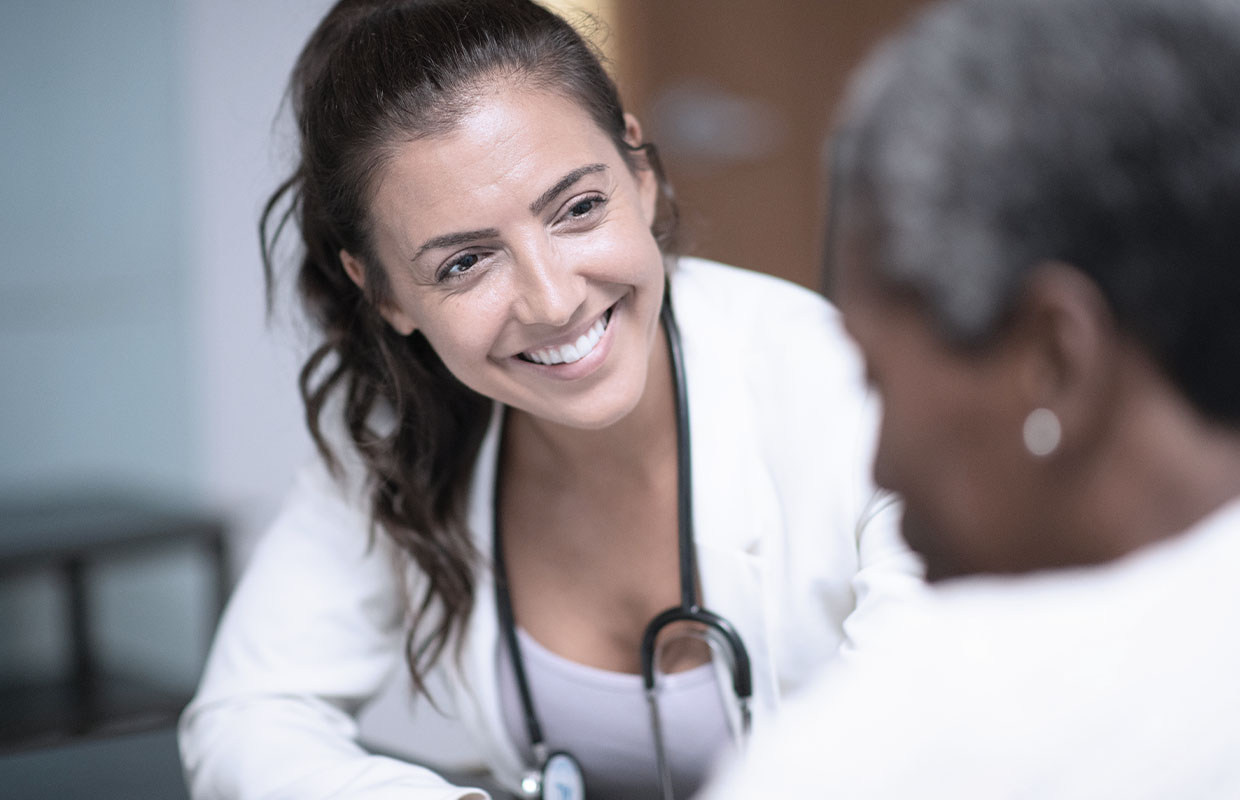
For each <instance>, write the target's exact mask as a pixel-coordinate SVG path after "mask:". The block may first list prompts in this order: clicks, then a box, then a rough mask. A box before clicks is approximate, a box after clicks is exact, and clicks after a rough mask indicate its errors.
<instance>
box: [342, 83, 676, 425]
mask: <svg viewBox="0 0 1240 800" xmlns="http://www.w3.org/2000/svg"><path fill="white" fill-rule="evenodd" d="M629 136H630V138H631V139H634V140H636V139H638V138H639V137H640V131H639V130H638V129H637V127H636V122H635V121H630V126H629ZM634 143H636V141H634ZM656 197H657V184H656V181H655V178H654V175H653V173H652V172H651V171H650V170H648V169H643V170H637V171H636V172H634V171H632V170H630V169H629V167H628V166H627V165H626V163H625V161H624V159H623V158H622V157H621V156H620V153H619V152H617V150H616V147H615V145H614V144H613V143H612V141H611V139H610V138H609V137H608V136H607V135H606V134H605V133H604V132H603V131H602V130H600V129H599V128H598V126H597V125H596V124H595V122H594V121H593V119H591V118H590V117H589V116H588V115H587V114H586V112H584V111H583V110H582V109H581V108H580V107H579V106H578V105H577V104H576V103H574V102H572V101H570V100H566V99H564V98H562V97H560V96H558V95H555V94H551V93H547V92H543V91H537V90H530V89H524V88H520V87H514V86H512V85H500V86H497V87H496V88H495V89H494V91H491V92H489V93H486V94H483V95H482V96H481V98H480V99H479V101H478V102H477V103H476V104H475V105H474V107H473V108H472V110H470V111H469V112H468V113H467V114H466V115H465V116H464V117H463V118H462V119H461V121H460V122H459V124H457V125H456V126H455V127H454V128H453V129H452V130H451V131H450V132H449V133H447V134H444V135H441V136H436V137H432V138H424V139H417V140H413V141H409V142H405V143H401V144H399V145H398V149H397V150H396V155H395V157H394V158H392V159H391V160H390V161H389V162H388V163H387V166H386V168H385V169H384V170H383V171H382V172H381V174H380V179H379V181H378V185H377V191H376V192H375V195H374V199H373V205H372V220H373V223H374V240H375V244H376V250H377V253H378V256H379V259H380V262H381V264H382V266H383V268H384V270H385V271H386V273H387V275H388V277H389V280H390V285H391V293H390V299H389V302H388V303H387V304H386V306H385V308H383V309H382V311H383V313H384V316H385V317H386V318H387V320H388V321H389V322H390V323H391V324H392V326H393V327H394V328H396V329H397V330H399V331H401V332H402V333H406V334H407V333H409V332H411V331H413V330H419V331H421V332H422V333H423V334H424V335H425V336H426V338H427V340H428V341H429V342H430V344H431V346H432V347H433V348H434V349H435V352H436V353H438V355H439V357H440V358H441V359H442V360H443V362H444V364H445V365H446V366H447V367H448V369H449V370H451V371H452V373H453V374H454V375H455V376H456V377H457V378H458V379H459V380H460V381H461V382H463V383H464V384H466V385H467V386H469V387H470V388H472V389H473V390H474V391H476V392H479V393H480V394H483V395H486V396H488V397H491V398H493V399H495V400H497V401H499V402H501V403H504V404H506V405H509V406H511V407H513V408H516V409H520V410H523V411H526V412H528V413H530V414H532V415H534V416H537V417H539V418H542V419H546V420H549V421H552V422H556V423H560V424H564V425H569V426H572V427H578V428H601V427H605V426H607V425H610V424H612V423H614V422H616V421H618V420H619V419H621V418H622V417H624V416H625V415H626V414H627V413H628V412H629V411H631V410H632V409H633V408H634V407H635V406H636V404H637V402H638V400H639V398H640V397H641V396H642V393H643V391H644V388H645V384H646V376H647V369H648V365H649V363H650V356H651V352H652V348H653V346H654V344H655V342H656V339H657V336H658V321H659V308H660V305H661V303H662V297H663V285H664V267H663V258H662V254H661V253H660V251H659V248H658V246H657V244H656V243H655V240H654V237H653V235H652V234H651V232H650V225H651V222H652V221H653V219H654V213H655V202H656ZM345 261H346V267H347V268H348V269H349V271H350V274H351V275H353V276H354V279H355V280H359V276H360V275H361V270H360V265H359V264H357V263H356V262H355V261H354V260H353V259H351V258H349V257H347V256H346V258H345Z"/></svg>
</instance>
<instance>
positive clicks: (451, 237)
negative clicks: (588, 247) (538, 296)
mask: <svg viewBox="0 0 1240 800" xmlns="http://www.w3.org/2000/svg"><path fill="white" fill-rule="evenodd" d="M606 170H607V165H606V164H586V165H585V166H584V167H577V169H575V170H573V171H572V172H570V173H568V174H567V175H565V176H564V177H563V178H560V179H559V180H558V181H556V183H555V186H552V187H551V188H550V189H548V190H547V191H545V192H543V193H542V194H540V195H539V196H538V199H537V200H535V201H534V202H533V203H530V213H532V214H539V213H542V210H543V209H544V208H546V207H547V206H548V205H549V204H550V203H551V201H552V200H554V199H555V198H556V197H558V196H559V195H560V193H561V192H563V191H564V190H565V189H567V188H569V187H570V186H572V185H573V184H574V183H576V182H577V181H579V180H581V179H582V178H584V177H585V176H587V175H592V174H594V173H596V172H605V171H606ZM498 236H499V231H498V230H497V229H495V228H482V229H480V230H476V231H460V232H459V233H445V234H443V235H442V236H435V237H433V238H430V239H427V240H426V241H425V242H423V243H422V246H421V247H419V248H418V251H417V252H416V253H414V254H413V258H411V259H409V260H410V261H417V260H418V259H419V258H421V257H422V254H423V253H425V252H426V251H427V250H438V249H439V248H441V247H459V246H460V245H463V244H469V243H470V242H472V241H474V240H476V239H494V238H496V237H498Z"/></svg>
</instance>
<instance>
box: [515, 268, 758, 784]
mask: <svg viewBox="0 0 1240 800" xmlns="http://www.w3.org/2000/svg"><path fill="white" fill-rule="evenodd" d="M660 319H661V321H662V323H663V329H664V332H665V333H666V335H667V351H668V356H669V357H670V359H671V362H672V377H673V379H674V384H675V394H676V481H677V482H676V495H677V497H676V506H677V531H678V540H679V550H680V605H677V606H673V607H672V608H669V609H667V610H666V611H663V612H662V613H660V614H658V615H657V616H656V617H655V618H654V619H652V620H651V621H650V623H649V624H648V625H647V626H646V630H645V633H644V634H643V635H642V643H641V671H642V687H643V689H644V692H645V696H646V702H647V705H648V707H649V710H650V722H651V728H652V730H653V732H654V744H655V750H656V758H657V766H658V771H659V787H660V791H661V793H662V796H663V798H664V800H673V798H672V777H671V765H670V764H669V763H668V758H667V750H666V747H665V742H664V737H663V725H662V722H661V721H660V718H659V707H658V697H657V685H656V680H655V678H656V675H655V663H656V660H657V656H658V646H657V645H658V639H659V634H660V633H662V632H663V631H664V630H665V629H666V628H668V627H669V626H671V625H674V624H677V623H684V622H688V623H695V624H696V625H698V626H700V628H701V630H702V631H704V632H705V634H706V636H707V638H708V642H709V644H710V645H711V646H712V649H713V648H719V650H720V652H721V653H722V654H723V656H724V660H725V662H726V664H727V666H728V667H729V669H730V672H731V678H732V691H733V692H734V693H735V696H736V700H737V707H738V709H739V721H738V722H739V730H740V738H741V741H742V742H743V741H744V740H745V739H746V738H747V737H748V734H749V727H750V721H751V713H750V707H749V701H750V697H751V696H752V694H753V684H752V680H751V677H750V672H749V654H748V652H747V651H746V650H745V644H744V642H742V641H741V637H740V634H739V633H737V631H736V628H734V627H733V626H732V623H730V622H728V621H727V620H726V619H724V618H723V617H721V616H719V615H718V614H716V613H714V612H712V611H710V610H708V609H705V608H703V607H702V606H701V604H700V603H699V602H698V596H697V554H696V551H695V549H694V535H693V488H692V487H693V483H692V478H693V473H692V467H691V459H690V447H689V404H688V399H687V397H686V392H685V368H684V359H683V357H682V355H681V350H680V329H679V328H678V327H677V326H676V318H675V316H674V315H673V314H672V305H671V297H670V292H665V294H664V302H663V307H662V309H661V310H660ZM499 486H500V481H499V478H498V476H497V477H496V480H495V496H494V509H493V518H494V520H493V531H494V534H493V535H494V547H495V553H494V557H495V565H494V568H495V585H496V586H495V589H496V590H495V596H496V605H497V606H498V611H499V622H500V626H501V627H502V628H503V634H504V638H505V641H506V642H507V645H508V651H509V652H510V653H511V654H512V666H513V673H514V675H515V677H516V682H517V690H518V693H519V694H520V696H521V706H522V710H523V712H524V715H525V726H526V730H527V732H528V734H529V741H530V746H531V750H532V751H533V755H534V761H535V763H536V764H537V766H536V767H535V768H534V769H531V770H529V771H528V772H527V773H526V774H525V775H524V776H523V777H522V780H521V791H522V794H523V795H524V796H525V797H527V798H531V799H537V800H583V799H584V797H585V778H584V776H583V774H582V770H581V765H580V764H579V763H578V762H577V759H576V758H574V757H573V756H572V754H570V753H568V752H565V751H563V750H559V751H554V752H552V751H550V750H549V748H548V747H547V743H546V741H545V740H544V738H543V732H542V725H541V724H539V721H538V714H537V713H536V712H535V710H534V699H533V697H532V696H531V694H530V687H529V683H528V682H527V680H526V677H525V666H524V663H523V659H522V658H521V646H520V643H519V642H518V640H517V626H516V622H515V620H514V619H513V614H512V598H511V597H510V595H509V593H508V578H507V573H506V571H505V568H504V551H503V546H502V542H501V539H502V537H501V536H500V520H499V508H500V491H499Z"/></svg>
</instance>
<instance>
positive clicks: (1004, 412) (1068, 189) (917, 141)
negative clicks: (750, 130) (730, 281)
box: [708, 0, 1240, 800]
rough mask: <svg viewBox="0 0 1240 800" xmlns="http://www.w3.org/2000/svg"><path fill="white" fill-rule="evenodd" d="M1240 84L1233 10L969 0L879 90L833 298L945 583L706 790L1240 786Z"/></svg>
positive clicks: (915, 38) (864, 136)
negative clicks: (877, 400) (738, 768)
mask: <svg viewBox="0 0 1240 800" xmlns="http://www.w3.org/2000/svg"><path fill="white" fill-rule="evenodd" d="M1237 76H1240V8H1238V7H1237V6H1236V5H1235V4H1234V3H1229V2H1214V1H1213V0H1176V2H1162V1H1160V0H1004V1H1002V2H1000V1H997V0H962V2H955V3H950V4H947V5H943V6H939V7H936V8H935V9H933V10H931V11H929V12H927V13H925V14H924V15H922V16H921V17H920V18H919V19H917V20H916V21H915V22H913V23H912V24H911V25H910V26H909V27H908V28H906V29H905V30H904V31H903V32H902V33H900V34H899V35H898V36H897V37H896V38H895V39H894V40H892V41H889V42H888V43H887V44H886V45H885V46H884V47H883V48H882V49H881V50H880V51H879V52H877V53H876V54H875V55H874V56H873V57H872V58H871V59H870V60H869V62H868V63H867V64H866V65H865V67H864V68H863V70H862V71H861V72H860V73H859V75H858V76H857V77H856V78H855V79H854V81H853V84H852V89H851V94H850V100H849V102H848V105H847V107H846V109H845V116H844V119H845V121H846V124H845V131H844V133H843V134H842V141H841V143H840V146H839V156H838V168H839V171H838V174H837V176H836V178H837V180H838V182H839V183H838V186H839V189H840V192H839V196H838V197H837V202H838V203H840V204H841V205H840V206H839V209H838V211H839V217H838V223H839V224H838V228H837V231H836V233H837V238H836V244H837V247H836V248H834V259H835V276H836V278H837V282H836V289H837V290H838V297H839V299H840V303H841V308H842V310H843V312H844V316H845V323H846V326H847V327H848V329H849V330H850V331H851V333H852V334H853V335H854V336H855V337H856V339H857V341H858V342H859V343H860V345H861V347H862V350H863V352H864V354H865V357H866V361H867V363H868V367H869V374H870V377H871V380H872V382H873V384H874V385H875V386H876V387H877V389H878V391H879V392H880V393H881V395H882V397H883V401H884V419H883V422H882V425H881V433H880V441H879V445H878V449H877V455H876V459H875V466H874V471H875V476H876V478H877V480H878V482H879V483H880V484H883V485H885V486H887V487H889V488H891V489H893V490H896V491H898V492H899V493H900V494H902V495H903V497H904V499H905V502H906V509H905V514H904V521H903V531H904V535H905V537H906V538H907V540H908V541H909V543H910V544H912V545H913V547H914V548H915V549H916V550H918V551H920V552H921V554H922V555H923V556H924V557H925V560H926V565H927V569H928V570H929V574H930V577H931V578H932V579H934V580H936V581H937V582H938V584H937V586H936V590H935V592H934V593H933V596H932V599H931V602H928V603H926V604H924V605H923V606H922V607H920V608H918V609H915V610H909V609H905V610H904V611H903V612H902V613H900V614H892V615H890V616H889V617H888V618H887V620H886V621H887V623H889V624H888V625H887V627H886V629H885V634H886V635H885V637H883V640H884V645H883V647H880V648H872V649H870V650H868V651H867V652H866V653H864V654H860V656H859V658H857V659H856V660H854V661H852V662H850V663H847V664H842V665H837V668H835V669H833V670H831V671H830V672H829V673H828V675H827V676H826V677H825V679H824V681H823V682H822V683H821V684H820V685H819V687H817V689H816V690H815V692H814V693H813V694H812V695H811V698H810V699H808V700H806V701H805V702H804V704H803V705H802V706H801V707H800V708H799V709H798V710H797V711H796V712H795V713H794V714H793V715H791V716H790V717H789V718H788V719H787V720H786V721H785V727H784V728H783V729H782V730H781V732H780V733H779V734H778V735H775V736H771V737H759V739H760V741H756V742H755V747H754V751H753V755H754V759H753V762H752V763H751V764H750V765H749V767H748V769H746V770H744V771H743V772H739V773H738V772H734V773H730V774H728V775H725V776H723V777H721V778H720V779H719V780H718V782H717V783H716V784H715V790H714V791H713V792H710V793H708V796H709V797H710V798H711V799H712V800H719V799H721V798H733V797H734V798H750V797H759V796H761V797H849V798H866V797H884V798H886V797H951V798H962V797H970V798H1005V797H1020V798H1026V797H1029V798H1032V797H1053V798H1065V797H1080V798H1097V797H1123V798H1128V799H1129V800H1131V799H1132V798H1156V797H1157V798H1169V797H1195V798H1201V797H1209V798H1223V797H1229V798H1230V797H1240V759H1238V758H1237V753H1240V681H1238V680H1237V678H1236V676H1237V675H1240V581H1237V579H1236V573H1237V571H1238V570H1240V500H1238V496H1240V374H1238V368H1240V255H1238V254H1240V91H1238V90H1237V84H1236V80H1237ZM999 576H1001V577H999Z"/></svg>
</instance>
